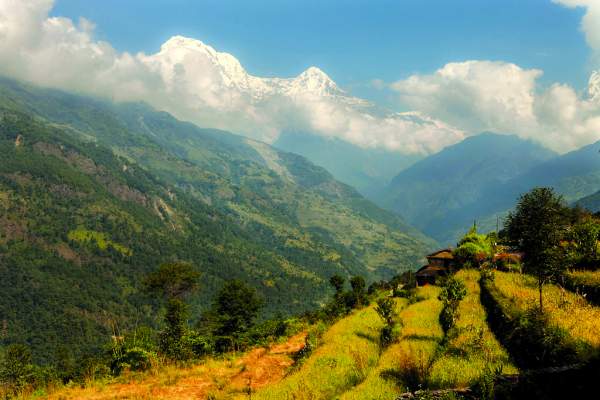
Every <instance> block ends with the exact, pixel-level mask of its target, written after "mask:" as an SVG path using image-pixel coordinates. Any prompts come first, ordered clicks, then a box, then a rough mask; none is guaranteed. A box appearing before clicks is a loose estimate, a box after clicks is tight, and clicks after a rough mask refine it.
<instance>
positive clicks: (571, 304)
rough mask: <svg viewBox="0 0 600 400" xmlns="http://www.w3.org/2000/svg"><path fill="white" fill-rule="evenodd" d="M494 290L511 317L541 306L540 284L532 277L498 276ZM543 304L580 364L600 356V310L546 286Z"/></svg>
mask: <svg viewBox="0 0 600 400" xmlns="http://www.w3.org/2000/svg"><path fill="white" fill-rule="evenodd" d="M493 288H494V289H495V292H496V293H497V294H496V295H495V296H496V297H500V298H496V301H497V302H498V303H499V304H500V306H501V308H502V309H503V312H505V313H506V314H508V315H510V316H516V315H518V314H519V313H522V312H525V311H527V310H529V309H531V308H533V307H536V306H537V304H538V302H537V299H538V291H537V284H536V280H535V278H534V277H532V276H529V275H521V274H516V273H508V272H496V273H495V280H494V282H493ZM543 302H544V310H545V312H546V313H547V314H548V316H549V322H550V323H551V324H552V325H554V326H556V327H558V328H560V329H562V330H563V331H564V332H565V333H566V334H567V335H568V340H569V341H571V342H572V343H573V344H574V348H575V349H576V352H577V357H578V358H579V359H580V360H586V359H590V358H593V357H595V356H598V355H600V307H596V306H593V305H590V304H589V303H588V302H587V301H585V300H584V299H583V298H582V297H581V296H578V295H577V294H575V293H572V292H569V291H566V290H563V289H561V288H559V287H558V286H556V285H544V291H543Z"/></svg>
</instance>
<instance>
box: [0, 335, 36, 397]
mask: <svg viewBox="0 0 600 400" xmlns="http://www.w3.org/2000/svg"><path fill="white" fill-rule="evenodd" d="M3 353H4V354H2V358H1V359H0V384H1V385H2V386H3V387H5V388H6V389H7V390H8V392H9V393H12V394H14V395H16V394H17V393H19V392H20V391H21V390H23V389H24V388H25V387H27V386H29V385H31V384H32V383H33V382H34V378H35V367H34V366H33V364H32V363H31V351H30V350H29V348H28V347H27V346H25V345H22V344H12V345H10V346H8V347H7V348H6V349H5V350H4V352H3Z"/></svg>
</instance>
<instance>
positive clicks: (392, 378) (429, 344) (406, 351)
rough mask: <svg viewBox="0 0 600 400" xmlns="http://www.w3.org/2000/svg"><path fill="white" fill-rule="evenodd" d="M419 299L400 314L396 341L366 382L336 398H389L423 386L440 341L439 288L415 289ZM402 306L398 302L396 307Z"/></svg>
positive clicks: (400, 302) (402, 302)
mask: <svg viewBox="0 0 600 400" xmlns="http://www.w3.org/2000/svg"><path fill="white" fill-rule="evenodd" d="M418 295H419V296H420V297H422V298H423V300H421V301H419V302H417V303H414V304H412V305H410V306H408V307H406V308H404V309H403V310H402V311H401V312H400V313H399V316H400V319H401V320H402V323H403V327H402V331H401V337H400V340H399V341H398V342H396V343H394V344H392V345H391V346H390V347H388V348H387V349H386V350H385V351H384V352H383V354H382V355H381V357H380V359H379V363H378V364H377V366H376V367H375V368H373V369H372V370H371V371H370V372H369V374H368V375H367V376H366V379H365V380H364V381H363V382H362V383H360V384H359V385H357V386H356V387H354V388H352V389H351V390H349V391H347V392H346V393H344V394H343V395H342V396H340V399H346V400H348V399H365V400H367V399H368V400H371V399H393V398H394V397H395V396H397V395H398V394H399V393H401V392H403V391H405V389H406V388H407V387H410V388H411V389H416V387H417V386H418V385H419V384H421V383H425V380H426V379H427V370H428V369H429V365H430V363H431V361H432V360H433V358H434V357H435V354H436V351H437V349H438V348H439V344H440V342H441V341H442V338H443V335H444V333H443V331H442V327H441V326H440V324H439V314H440V311H441V309H442V305H441V302H440V301H439V300H438V299H437V296H438V295H439V288H438V287H435V286H426V287H423V288H419V290H418ZM404 304H406V299H400V300H399V303H398V308H402V307H403V306H404Z"/></svg>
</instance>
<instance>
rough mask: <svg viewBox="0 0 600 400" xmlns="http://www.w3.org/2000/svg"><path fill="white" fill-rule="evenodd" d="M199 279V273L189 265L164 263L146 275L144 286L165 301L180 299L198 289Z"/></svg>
mask: <svg viewBox="0 0 600 400" xmlns="http://www.w3.org/2000/svg"><path fill="white" fill-rule="evenodd" d="M199 278H200V273H199V272H197V271H196V270H194V267H193V266H192V265H191V264H189V263H182V262H173V263H164V264H161V265H160V266H159V267H158V270H157V271H154V272H152V273H150V274H149V275H148V277H147V278H146V280H145V282H144V286H145V288H146V290H147V291H149V292H154V293H157V294H159V295H160V296H163V297H165V298H167V299H180V298H182V297H184V296H186V295H188V294H190V293H192V292H194V291H195V290H197V289H198V279H199Z"/></svg>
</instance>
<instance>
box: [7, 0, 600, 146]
mask: <svg viewBox="0 0 600 400" xmlns="http://www.w3.org/2000/svg"><path fill="white" fill-rule="evenodd" d="M594 71H600V0H501V1H500V0H485V1H482V0H470V1H467V0H453V1H447V0H437V1H432V0H404V1H400V0H395V1H391V0H368V1H367V0H347V1H335V0H329V1H314V0H304V1H282V0H257V1H231V0H220V1H202V0H195V1H191V0H143V1H142V0H128V1H122V0H102V1H87V0H0V75H5V76H9V77H12V78H15V79H18V80H22V81H26V82H30V83H33V84H36V85H39V86H44V87H53V88H58V89H62V90H66V91H71V92H76V93H80V94H84V95H92V96H98V97H103V98H107V99H111V100H114V101H144V102H146V103H148V104H150V105H151V106H153V107H155V108H156V109H159V110H164V111H168V112H170V113H172V114H173V115H175V116H176V117H178V118H180V119H183V120H188V121H191V122H194V123H196V124H198V125H200V126H205V127H215V128H220V129H225V130H229V131H232V132H235V133H239V134H242V135H245V136H248V137H250V138H253V139H257V140H261V141H265V142H267V143H273V142H275V141H276V140H277V138H278V137H279V135H281V134H282V133H285V132H288V131H292V132H296V133H298V132H300V133H310V134H314V135H320V136H324V137H328V138H338V139H341V140H344V141H347V142H349V143H352V144H354V145H356V146H360V147H364V148H379V149H385V150H388V151H393V152H398V153H403V154H419V155H426V154H431V153H434V152H436V151H439V150H441V149H442V148H444V147H445V146H448V145H451V144H454V143H457V142H459V141H461V140H463V139H464V138H466V137H468V136H472V135H476V134H478V133H480V132H483V131H493V132H498V133H506V134H516V135H518V136H520V137H522V138H524V139H530V140H533V141H536V142H538V143H541V144H543V145H544V146H546V147H548V148H550V149H553V150H555V151H558V152H561V153H564V152H567V151H570V150H574V149H576V148H578V147H581V146H583V145H586V144H589V143H593V142H596V141H599V140H600V72H599V73H595V72H594Z"/></svg>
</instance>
